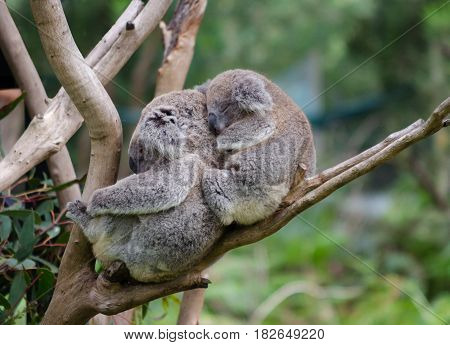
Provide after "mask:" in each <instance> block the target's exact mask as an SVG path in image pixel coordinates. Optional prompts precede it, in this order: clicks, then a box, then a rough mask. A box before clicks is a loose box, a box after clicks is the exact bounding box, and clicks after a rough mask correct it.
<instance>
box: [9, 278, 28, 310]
mask: <svg viewBox="0 0 450 345" xmlns="http://www.w3.org/2000/svg"><path fill="white" fill-rule="evenodd" d="M26 288H27V283H26V280H25V272H23V271H19V272H17V273H16V274H15V275H14V279H13V282H12V284H11V288H10V290H9V304H10V305H11V306H12V307H13V308H15V307H16V306H17V304H18V303H19V301H20V300H21V298H22V296H23V295H24V293H25V289H26Z"/></svg>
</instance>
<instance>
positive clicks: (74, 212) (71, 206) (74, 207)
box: [66, 200, 90, 228]
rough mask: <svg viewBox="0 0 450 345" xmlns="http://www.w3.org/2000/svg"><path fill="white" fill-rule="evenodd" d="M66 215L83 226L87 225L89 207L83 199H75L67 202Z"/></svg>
mask: <svg viewBox="0 0 450 345" xmlns="http://www.w3.org/2000/svg"><path fill="white" fill-rule="evenodd" d="M66 217H67V218H69V219H72V220H73V221H74V222H75V223H77V224H79V225H80V226H81V227H82V228H84V227H86V226H87V223H88V222H89V220H90V216H89V215H88V213H87V207H86V205H85V204H84V203H83V202H82V201H81V200H75V201H74V202H69V203H68V204H67V213H66Z"/></svg>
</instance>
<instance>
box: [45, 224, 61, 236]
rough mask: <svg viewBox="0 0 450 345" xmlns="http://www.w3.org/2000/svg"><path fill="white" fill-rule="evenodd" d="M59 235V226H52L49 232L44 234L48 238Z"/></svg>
mask: <svg viewBox="0 0 450 345" xmlns="http://www.w3.org/2000/svg"><path fill="white" fill-rule="evenodd" d="M60 233H61V227H60V226H54V227H53V228H52V229H51V230H49V231H47V232H46V234H47V235H48V237H50V238H55V237H56V236H58V235H59V234H60Z"/></svg>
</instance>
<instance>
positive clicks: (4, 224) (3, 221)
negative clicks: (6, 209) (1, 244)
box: [0, 215, 12, 241]
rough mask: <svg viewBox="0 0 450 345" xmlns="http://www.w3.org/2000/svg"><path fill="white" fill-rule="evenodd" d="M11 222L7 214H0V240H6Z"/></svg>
mask: <svg viewBox="0 0 450 345" xmlns="http://www.w3.org/2000/svg"><path fill="white" fill-rule="evenodd" d="M11 228H12V223H11V219H10V218H9V217H8V216H5V215H0V241H4V240H7V239H8V237H9V234H10V233H11Z"/></svg>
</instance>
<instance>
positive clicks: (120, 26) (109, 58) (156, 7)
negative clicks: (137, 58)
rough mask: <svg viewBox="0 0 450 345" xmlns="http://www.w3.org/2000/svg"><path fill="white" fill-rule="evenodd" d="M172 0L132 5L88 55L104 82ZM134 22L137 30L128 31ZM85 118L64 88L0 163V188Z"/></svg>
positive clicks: (64, 139) (138, 1)
mask: <svg viewBox="0 0 450 345" xmlns="http://www.w3.org/2000/svg"><path fill="white" fill-rule="evenodd" d="M170 3H171V0H153V1H149V2H148V3H147V4H146V5H145V6H144V4H143V2H142V1H141V0H133V1H131V3H130V5H129V6H128V7H127V9H126V10H125V11H124V13H123V14H122V15H121V17H120V18H119V19H118V20H117V22H116V23H115V24H114V25H113V27H112V28H111V29H110V30H109V31H108V33H107V34H106V35H105V36H104V37H103V39H102V40H101V41H100V42H99V43H98V44H97V46H96V47H95V48H94V49H93V51H92V52H91V53H90V54H89V55H88V57H87V58H86V62H87V64H88V65H89V66H91V67H92V68H93V70H94V71H95V73H96V75H97V77H98V78H99V79H100V81H101V82H102V83H103V84H105V83H107V82H109V81H110V80H111V78H113V77H114V76H115V75H116V74H117V73H118V72H119V70H120V69H121V68H122V67H123V65H124V64H125V63H126V62H127V60H128V59H129V58H130V57H131V55H132V54H133V53H134V51H136V49H137V48H138V47H139V45H140V44H141V43H142V42H143V40H144V39H145V38H146V37H147V36H148V34H149V33H150V32H152V31H153V29H154V28H155V27H156V25H157V24H158V23H159V21H160V20H161V18H162V16H163V15H164V13H165V12H166V11H167V8H168V7H169V5H170ZM127 22H132V23H133V24H134V29H132V30H127V26H126V23H127ZM82 121H83V119H82V117H81V116H80V115H79V113H78V111H77V110H76V108H75V107H74V105H73V104H72V102H71V101H70V98H69V97H68V95H67V93H66V92H65V91H64V90H63V89H61V90H60V91H59V92H58V94H57V95H56V96H55V98H54V99H52V101H51V102H50V104H49V106H48V109H47V111H46V112H45V113H44V114H41V116H36V117H35V118H34V119H33V120H32V121H31V123H30V125H29V126H28V128H27V129H26V130H25V132H24V134H23V135H22V136H21V138H20V139H19V140H18V141H17V143H16V144H15V145H14V148H13V150H11V152H10V153H9V154H8V155H6V157H5V158H4V159H3V160H2V161H1V162H0V191H2V190H4V189H6V188H8V187H9V186H10V185H11V184H13V183H14V182H15V181H16V180H17V179H18V178H20V176H22V175H23V174H25V173H26V172H27V171H28V170H30V169H31V168H32V167H33V166H35V165H37V164H39V163H40V162H42V161H43V160H45V159H46V158H47V157H48V156H49V155H51V154H53V153H55V152H58V151H59V150H60V149H61V147H62V146H63V145H64V144H65V143H66V142H67V141H68V140H69V139H70V138H71V137H72V135H73V134H74V133H75V132H76V131H77V130H78V128H79V127H80V126H81V124H82Z"/></svg>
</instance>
